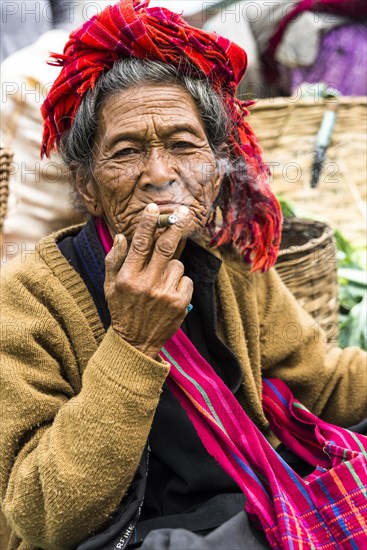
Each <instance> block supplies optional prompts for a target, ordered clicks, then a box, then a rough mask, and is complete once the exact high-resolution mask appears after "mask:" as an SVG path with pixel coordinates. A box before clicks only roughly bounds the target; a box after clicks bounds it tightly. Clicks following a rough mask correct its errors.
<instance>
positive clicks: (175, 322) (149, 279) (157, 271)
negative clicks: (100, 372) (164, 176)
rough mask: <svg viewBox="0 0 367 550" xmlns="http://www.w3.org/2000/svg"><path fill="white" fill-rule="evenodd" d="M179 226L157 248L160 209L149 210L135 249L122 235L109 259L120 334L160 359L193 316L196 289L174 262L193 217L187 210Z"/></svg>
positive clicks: (110, 298) (111, 301)
mask: <svg viewBox="0 0 367 550" xmlns="http://www.w3.org/2000/svg"><path fill="white" fill-rule="evenodd" d="M175 214H176V215H177V218H178V221H177V222H176V224H175V225H172V226H170V227H168V228H167V229H165V231H164V232H163V233H162V235H160V236H159V237H158V239H157V240H156V242H154V235H155V233H156V231H157V219H158V216H159V209H158V206H157V205H156V204H150V205H148V206H147V207H146V208H145V210H144V212H143V215H142V218H141V220H140V223H139V225H138V227H137V229H136V231H135V233H134V236H133V239H132V242H131V246H130V248H129V250H128V245H127V241H126V239H125V237H124V236H123V235H122V234H119V235H116V237H115V241H114V246H113V247H112V249H111V251H110V252H109V254H107V256H106V279H105V284H104V292H105V297H106V300H107V304H108V308H109V311H110V314H111V325H112V327H113V328H114V330H115V331H116V332H117V333H118V334H119V335H120V336H122V338H124V340H126V341H127V342H128V343H129V344H131V345H132V346H134V347H135V348H137V349H139V350H140V351H142V352H143V353H145V354H146V355H148V356H150V357H153V358H155V357H156V356H157V354H158V353H159V351H160V350H161V348H162V347H163V346H164V344H165V343H166V342H167V341H168V340H169V339H170V338H171V336H173V334H174V333H175V332H176V331H177V330H178V328H179V327H180V325H181V323H182V321H183V319H184V318H185V316H186V314H187V306H188V305H189V303H190V300H191V296H192V292H193V283H192V281H191V279H189V278H188V277H185V276H184V275H183V273H184V266H183V264H182V263H181V262H180V261H179V260H175V259H172V258H173V256H174V254H175V252H176V249H177V247H178V244H179V242H180V240H181V239H182V236H183V233H184V232H185V229H186V228H187V226H188V223H189V220H190V216H189V210H188V208H186V207H185V206H179V207H178V209H177V211H176V212H175Z"/></svg>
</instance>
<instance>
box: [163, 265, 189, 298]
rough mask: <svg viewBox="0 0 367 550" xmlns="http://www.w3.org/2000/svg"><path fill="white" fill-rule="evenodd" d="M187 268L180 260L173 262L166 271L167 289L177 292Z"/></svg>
mask: <svg viewBox="0 0 367 550" xmlns="http://www.w3.org/2000/svg"><path fill="white" fill-rule="evenodd" d="M184 271H185V267H184V265H183V263H182V262H180V261H179V260H171V261H170V263H169V264H168V266H167V268H166V271H165V274H164V275H165V287H166V289H167V290H168V291H170V292H175V291H176V290H177V287H178V285H179V283H180V280H181V278H182V276H183V274H184Z"/></svg>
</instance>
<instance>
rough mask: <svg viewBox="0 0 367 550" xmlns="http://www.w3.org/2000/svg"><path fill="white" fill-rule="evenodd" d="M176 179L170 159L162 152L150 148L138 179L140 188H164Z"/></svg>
mask: <svg viewBox="0 0 367 550" xmlns="http://www.w3.org/2000/svg"><path fill="white" fill-rule="evenodd" d="M176 179H177V174H176V173H175V171H174V169H173V166H172V159H170V156H169V154H168V153H167V152H165V151H164V150H158V149H155V148H152V149H151V151H150V153H149V156H148V158H147V160H146V161H145V166H144V169H143V174H142V176H141V178H140V186H141V187H142V188H145V189H147V188H148V187H157V188H164V187H169V186H170V185H172V184H173V183H174V182H175V180H176Z"/></svg>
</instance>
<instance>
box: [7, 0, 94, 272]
mask: <svg viewBox="0 0 367 550" xmlns="http://www.w3.org/2000/svg"><path fill="white" fill-rule="evenodd" d="M4 4H5V3H4ZM19 4H20V3H19ZM23 4H24V3H23ZM31 4H32V2H27V9H28V10H30V5H31ZM41 4H42V3H41ZM51 4H52V5H53V8H54V9H55V8H56V6H59V8H60V11H59V12H57V13H56V12H55V17H56V15H57V16H58V17H57V20H58V25H59V26H60V27H61V26H64V27H67V26H69V23H71V25H72V26H74V27H75V26H76V25H77V24H79V23H80V22H81V13H80V11H79V12H76V11H75V10H74V12H70V14H72V17H70V21H69V19H68V13H69V12H68V11H67V10H66V7H67V6H66V4H67V2H65V1H62V2H54V3H51ZM51 4H50V5H51ZM74 7H75V6H74ZM61 8H62V10H61ZM5 9H6V6H4V5H2V10H3V14H4V10H5ZM22 9H23V8H22V7H21V6H20V5H19V11H18V12H16V13H14V16H13V19H12V18H11V17H9V19H8V21H7V22H6V24H4V19H3V28H4V29H5V30H6V32H5V34H3V35H2V38H1V40H2V44H3V46H4V49H3V52H2V53H3V54H10V55H7V56H6V59H5V60H4V61H3V62H2V63H1V146H6V147H9V148H10V149H11V151H12V152H13V155H14V158H13V163H12V168H11V174H10V178H9V180H10V181H9V192H10V194H9V200H8V208H7V215H6V218H5V221H4V226H3V231H2V247H1V248H2V252H1V256H2V261H3V262H6V261H8V260H9V259H11V258H12V257H14V256H15V255H17V254H22V253H23V254H26V253H27V252H29V251H31V250H32V249H33V247H34V243H36V242H37V241H38V240H39V239H40V238H42V237H43V236H45V235H47V234H48V233H50V232H51V231H54V230H56V229H60V228H62V227H64V226H66V225H70V224H73V223H78V222H79V221H82V220H83V219H84V216H83V214H82V213H81V212H78V211H76V209H75V208H74V206H73V205H72V204H71V203H72V201H71V197H70V190H69V183H68V181H69V178H68V176H67V174H66V172H65V169H64V168H63V167H62V164H61V162H60V161H59V159H58V156H57V155H54V156H53V157H52V159H49V160H41V159H40V147H41V136H42V126H43V122H42V117H41V112H40V107H41V104H42V103H43V101H44V99H45V97H46V95H47V93H48V90H49V88H50V86H51V85H52V83H53V81H54V80H55V78H56V77H57V75H58V72H59V70H58V68H56V67H54V66H51V65H48V64H47V63H46V60H47V59H48V57H49V53H50V51H59V50H62V48H63V45H64V44H65V42H66V40H67V38H68V32H67V30H63V29H61V28H58V29H53V30H49V31H47V32H44V33H43V31H44V29H47V28H48V27H50V28H52V25H51V23H50V22H49V21H48V20H47V19H45V14H46V12H45V11H44V12H42V11H41V12H40V13H41V19H40V20H38V21H37V22H34V21H33V22H32V20H31V19H29V20H28V19H27V22H26V21H22V20H21V19H22V16H21V15H20V14H21V10H22ZM35 9H38V10H39V9H40V7H39V6H38V8H35ZM37 13H38V12H37ZM42 13H43V17H42ZM16 15H17V16H19V17H18V19H17V20H16V18H15V16H16ZM23 15H24V14H23ZM61 15H62V16H63V17H61ZM16 21H17V22H16ZM55 21H56V20H55ZM55 26H56V23H55ZM40 34H41V36H40ZM37 37H38V39H37V40H36V41H35V42H33V43H31V44H29V45H27V46H26V47H24V48H21V49H19V46H20V45H21V44H24V43H26V42H29V41H32V40H34V39H36V38H37ZM12 51H13V53H11V52H12Z"/></svg>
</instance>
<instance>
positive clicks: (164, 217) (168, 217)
mask: <svg viewBox="0 0 367 550" xmlns="http://www.w3.org/2000/svg"><path fill="white" fill-rule="evenodd" d="M176 222H177V216H175V215H174V214H161V215H160V216H159V217H158V221H157V226H158V227H168V226H169V225H174V224H175V223H176Z"/></svg>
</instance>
